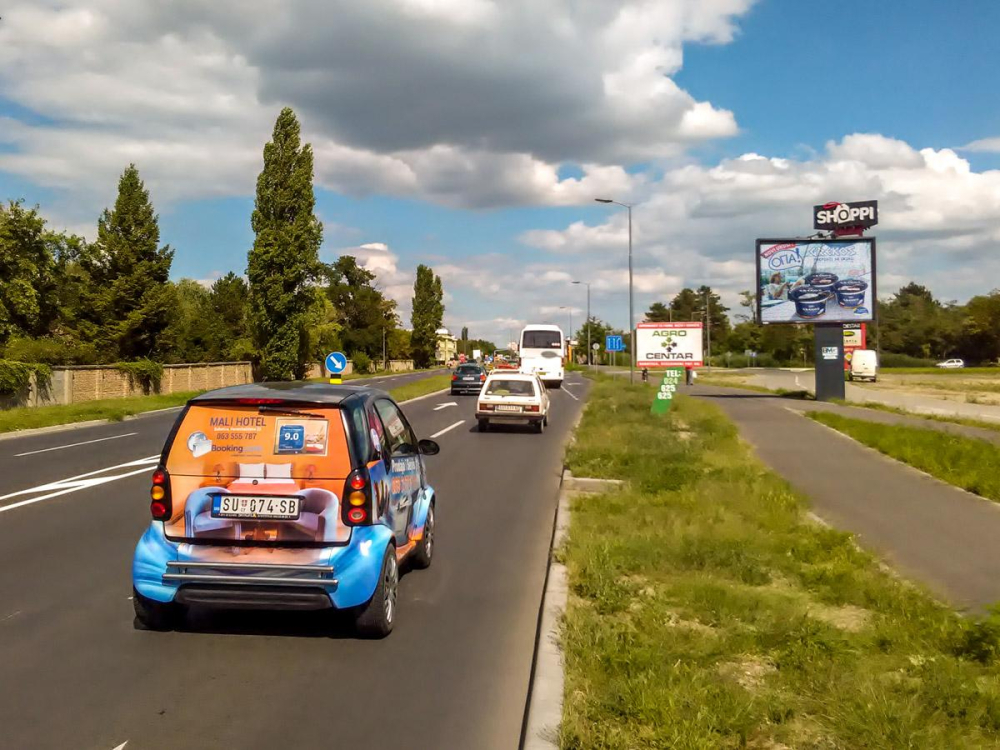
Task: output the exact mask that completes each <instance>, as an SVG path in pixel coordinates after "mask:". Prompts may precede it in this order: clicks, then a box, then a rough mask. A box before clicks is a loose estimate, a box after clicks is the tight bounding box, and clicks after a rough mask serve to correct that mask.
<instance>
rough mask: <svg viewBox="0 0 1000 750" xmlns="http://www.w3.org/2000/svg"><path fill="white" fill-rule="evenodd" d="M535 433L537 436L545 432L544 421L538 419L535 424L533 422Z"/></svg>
mask: <svg viewBox="0 0 1000 750" xmlns="http://www.w3.org/2000/svg"><path fill="white" fill-rule="evenodd" d="M535 432H537V433H538V434H539V435H541V434H542V433H543V432H545V420H544V419H539V420H538V421H537V422H535Z"/></svg>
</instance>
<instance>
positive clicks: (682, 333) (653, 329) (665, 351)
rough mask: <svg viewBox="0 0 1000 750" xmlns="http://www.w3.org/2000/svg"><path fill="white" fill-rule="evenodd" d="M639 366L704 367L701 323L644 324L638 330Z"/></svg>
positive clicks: (636, 335) (637, 354)
mask: <svg viewBox="0 0 1000 750" xmlns="http://www.w3.org/2000/svg"><path fill="white" fill-rule="evenodd" d="M635 339H636V342H635V348H636V366H637V367H677V366H678V365H681V366H688V365H689V366H691V367H701V366H702V364H704V362H703V361H702V357H703V355H702V346H701V323H640V324H639V325H638V326H636V330H635Z"/></svg>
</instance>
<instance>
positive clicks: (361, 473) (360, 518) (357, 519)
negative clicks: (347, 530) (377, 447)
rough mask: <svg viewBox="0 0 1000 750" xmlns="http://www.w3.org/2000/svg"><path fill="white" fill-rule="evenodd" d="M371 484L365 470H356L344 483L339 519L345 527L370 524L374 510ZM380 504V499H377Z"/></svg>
mask: <svg viewBox="0 0 1000 750" xmlns="http://www.w3.org/2000/svg"><path fill="white" fill-rule="evenodd" d="M372 489H373V488H372V483H371V482H370V481H369V477H368V470H367V469H356V470H355V471H352V472H351V475H350V476H349V477H347V481H346V482H344V494H343V501H342V502H341V504H340V518H341V520H342V521H343V522H344V525H345V526H365V525H368V524H370V523H371V522H372V520H373V516H374V513H375V510H376V509H375V508H374V507H373V503H372ZM378 499H379V502H380V503H381V498H378Z"/></svg>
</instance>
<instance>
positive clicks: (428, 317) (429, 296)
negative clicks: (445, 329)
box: [410, 264, 444, 367]
mask: <svg viewBox="0 0 1000 750" xmlns="http://www.w3.org/2000/svg"><path fill="white" fill-rule="evenodd" d="M443 296H444V294H443V290H442V288H441V277H440V276H435V275H434V271H433V270H431V269H430V267H428V266H425V265H423V264H421V265H419V266H417V279H416V281H415V282H414V284H413V312H412V313H411V315H410V323H411V324H412V325H413V334H412V335H411V337H410V351H411V353H412V356H413V361H414V363H415V364H416V366H417V367H429V366H430V365H432V364H433V363H434V350H435V348H436V346H437V333H436V331H437V329H438V328H440V327H441V321H442V318H443V316H444V304H443V302H442V299H443Z"/></svg>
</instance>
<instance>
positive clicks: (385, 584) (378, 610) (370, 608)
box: [354, 544, 399, 638]
mask: <svg viewBox="0 0 1000 750" xmlns="http://www.w3.org/2000/svg"><path fill="white" fill-rule="evenodd" d="M398 592H399V564H398V563H397V562H396V550H395V548H394V547H393V546H392V545H391V544H390V545H389V546H388V547H386V550H385V556H384V557H383V558H382V570H381V572H380V573H379V578H378V586H376V587H375V593H374V594H372V598H371V599H369V600H368V603H367V604H365V605H364V606H363V607H362V608H361V610H360V611H359V612H358V615H357V617H356V618H355V620H354V627H355V629H356V630H357V631H358V635H360V636H362V637H363V638H385V637H386V636H387V635H389V633H391V632H392V626H393V624H394V623H395V622H396V601H397V595H398Z"/></svg>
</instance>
